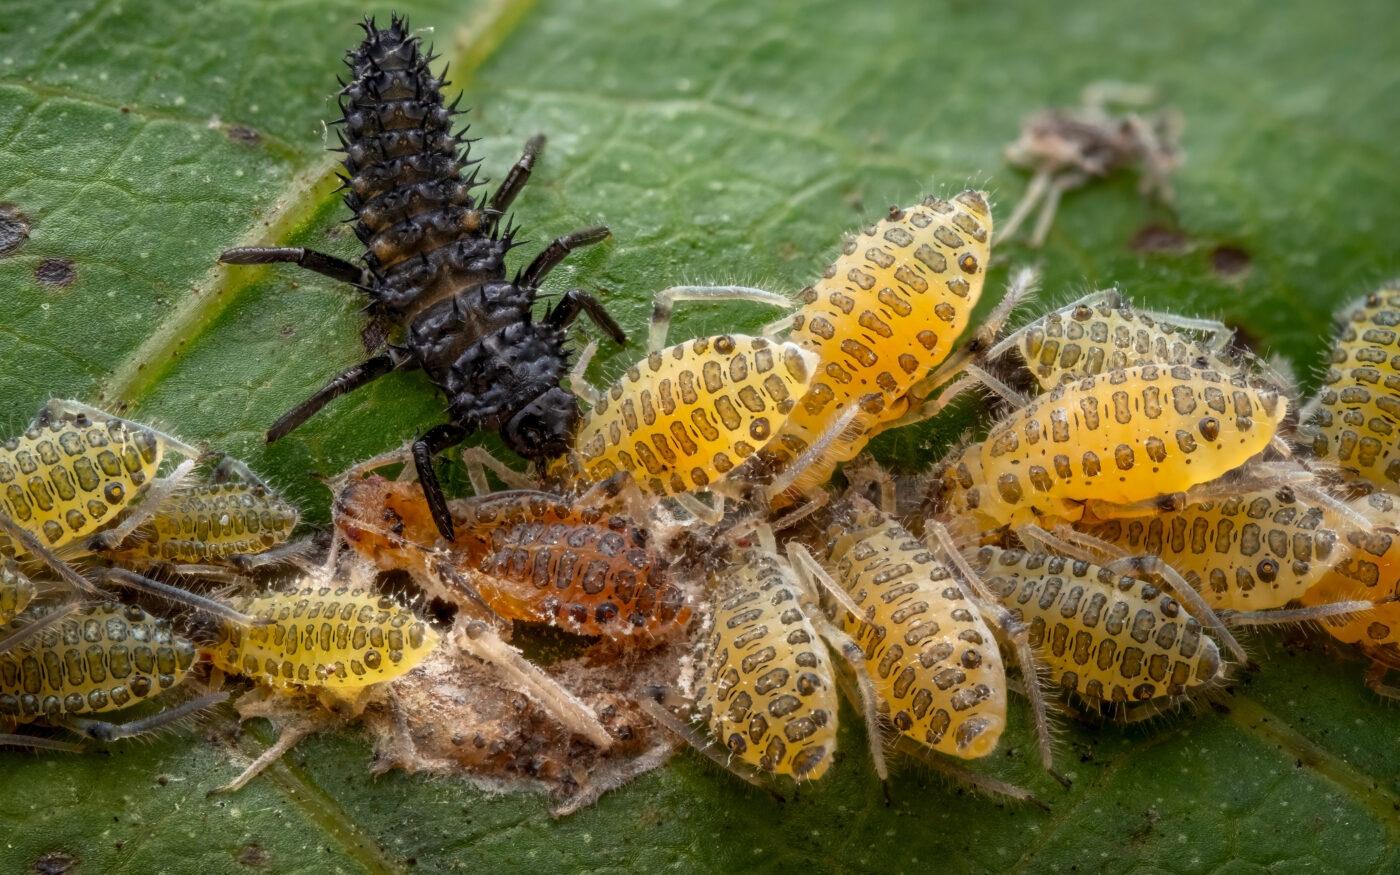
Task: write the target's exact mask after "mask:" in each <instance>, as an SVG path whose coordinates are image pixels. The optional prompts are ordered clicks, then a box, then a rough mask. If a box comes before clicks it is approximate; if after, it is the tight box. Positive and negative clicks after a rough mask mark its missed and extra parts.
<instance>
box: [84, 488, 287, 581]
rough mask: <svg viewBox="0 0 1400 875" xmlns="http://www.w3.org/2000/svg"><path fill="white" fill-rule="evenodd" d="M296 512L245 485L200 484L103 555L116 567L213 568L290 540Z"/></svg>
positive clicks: (272, 496) (184, 491) (168, 503)
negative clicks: (152, 564) (123, 563)
mask: <svg viewBox="0 0 1400 875" xmlns="http://www.w3.org/2000/svg"><path fill="white" fill-rule="evenodd" d="M297 517H298V514H297V511H296V508H294V507H292V506H291V505H290V504H288V503H287V502H285V501H283V500H282V498H281V496H278V495H276V494H274V493H271V492H269V491H268V490H267V489H265V488H264V487H262V486H259V485H256V484H247V483H219V484H200V485H197V486H191V487H188V488H186V489H182V490H180V491H179V492H177V493H176V494H175V495H173V496H171V497H170V498H169V499H167V500H166V501H165V502H163V503H162V504H161V506H160V508H159V509H158V510H157V511H156V512H155V513H154V515H153V516H152V517H151V521H150V522H149V523H147V524H146V525H144V526H142V527H140V528H138V529H137V530H136V531H135V532H134V533H133V534H132V535H131V536H130V537H128V538H127V539H126V540H125V541H123V542H122V549H121V550H120V551H115V552H113V553H109V554H107V555H109V556H110V557H111V558H113V559H116V560H118V561H123V560H125V561H130V562H137V563H142V562H175V563H191V564H199V563H205V562H216V561H219V560H222V559H227V558H228V557H230V556H234V555H240V554H243V555H251V554H256V553H261V552H263V551H265V550H269V549H271V548H273V547H275V546H277V545H278V544H281V543H283V542H284V541H286V540H287V539H288V538H289V537H291V534H292V530H293V529H294V528H296V524H297Z"/></svg>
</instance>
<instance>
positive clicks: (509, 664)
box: [451, 620, 612, 750]
mask: <svg viewBox="0 0 1400 875" xmlns="http://www.w3.org/2000/svg"><path fill="white" fill-rule="evenodd" d="M451 634H452V640H453V641H454V642H455V643H456V644H457V646H458V647H460V648H461V649H462V650H464V651H466V652H467V653H470V654H471V655H472V656H475V657H476V658H477V659H480V660H481V661H482V662H489V663H491V664H492V665H494V666H496V667H497V668H498V669H500V670H501V672H502V673H503V674H505V675H506V677H507V678H509V680H510V681H513V682H514V683H517V684H519V685H520V687H521V688H522V689H523V690H524V691H525V692H527V693H529V694H530V696H531V697H532V698H534V699H535V700H536V701H538V702H539V703H540V704H542V705H544V707H545V710H546V711H548V712H549V713H550V714H552V715H553V716H554V718H555V719H556V720H558V721H559V722H561V723H562V724H564V726H565V727H567V728H568V729H569V730H570V731H572V732H573V733H575V734H576V735H580V736H582V737H583V738H586V739H587V740H588V741H589V742H591V743H592V744H593V745H594V746H595V747H597V748H599V749H600V750H607V749H608V748H609V747H611V746H612V736H610V735H609V734H608V730H607V729H605V728H604V727H603V724H601V723H599V722H598V718H597V717H596V716H595V715H594V714H593V712H591V711H590V710H588V706H587V705H585V704H584V703H583V702H581V701H580V700H579V699H578V698H577V697H575V696H574V695H573V694H572V693H570V692H569V691H568V690H566V689H564V688H563V687H561V686H560V685H559V683H558V682H557V681H555V680H554V679H553V678H551V677H550V676H549V675H547V674H545V673H544V672H543V671H542V670H540V667H539V666H537V665H535V664H534V663H532V662H530V661H529V660H528V659H526V658H525V657H524V656H522V655H521V654H520V651H518V650H516V649H515V648H514V647H511V646H510V645H509V644H507V643H505V642H504V641H502V640H501V638H500V636H498V635H497V634H496V633H495V632H494V631H492V630H491V628H490V627H489V626H487V625H486V624H485V623H483V622H481V621H479V620H474V621H471V622H467V623H458V624H457V625H456V626H455V627H454V628H453V630H452V633H451Z"/></svg>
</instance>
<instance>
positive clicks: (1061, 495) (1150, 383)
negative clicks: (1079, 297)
mask: <svg viewBox="0 0 1400 875" xmlns="http://www.w3.org/2000/svg"><path fill="white" fill-rule="evenodd" d="M1287 410H1288V404H1287V402H1286V401H1284V400H1282V399H1281V398H1280V396H1279V393H1278V391H1277V390H1276V389H1274V388H1272V387H1260V386H1254V385H1251V384H1250V382H1249V381H1247V380H1246V379H1244V378H1242V377H1234V376H1226V375H1223V374H1221V373H1219V372H1217V371H1213V370H1210V369H1195V368H1190V367H1187V366H1185V365H1173V366H1170V367H1165V366H1161V365H1155V364H1154V365H1139V366H1135V367H1131V368H1124V369H1121V370H1115V371H1105V372H1104V373H1102V374H1099V375H1098V376H1094V377H1085V378H1084V379H1082V380H1079V381H1076V382H1072V383H1065V384H1062V385H1060V386H1058V387H1056V388H1055V389H1054V390H1052V391H1050V392H1047V393H1046V394H1044V395H1040V396H1037V397H1036V398H1033V399H1031V400H1030V401H1029V402H1027V403H1026V404H1025V405H1024V406H1022V407H1021V408H1019V409H1017V410H1015V411H1013V412H1012V413H1011V414H1009V415H1008V416H1006V417H1005V418H1004V419H1002V420H1001V421H1000V422H998V423H997V424H996V425H995V426H994V427H993V428H992V430H991V432H990V433H989V434H988V436H987V439H986V440H985V441H983V442H981V443H979V444H972V445H970V446H968V447H967V448H966V449H964V450H963V451H962V452H961V454H959V455H958V456H957V457H956V458H953V459H952V460H950V461H949V462H947V463H945V464H944V467H943V471H942V474H941V482H942V485H941V488H942V501H943V503H944V508H945V514H946V515H947V516H948V517H949V518H950V526H951V527H954V528H957V529H958V530H959V531H960V532H973V533H975V532H980V531H984V530H989V529H996V528H999V527H1001V526H1004V525H1008V524H1009V525H1011V526H1013V527H1015V526H1019V525H1024V524H1028V523H1034V524H1038V525H1041V526H1042V527H1044V528H1053V526H1054V525H1055V523H1056V522H1058V521H1064V522H1077V521H1079V520H1080V519H1082V518H1084V517H1085V515H1086V510H1088V511H1092V513H1093V515H1106V516H1112V515H1113V509H1114V506H1115V505H1117V506H1122V505H1130V504H1134V503H1136V502H1142V501H1148V500H1151V499H1155V498H1158V497H1160V496H1163V495H1168V494H1172V493H1177V492H1185V491H1186V490H1188V489H1190V488H1191V487H1193V486H1196V485H1199V484H1202V483H1208V482H1210V481H1212V480H1214V479H1216V478H1217V477H1219V476H1221V475H1222V474H1224V473H1226V472H1228V471H1231V470H1234V469H1235V468H1238V467H1240V466H1241V465H1243V464H1244V463H1245V462H1246V461H1248V460H1249V459H1250V458H1252V457H1254V456H1255V455H1256V454H1258V453H1260V452H1262V451H1263V450H1264V449H1265V447H1267V446H1268V445H1269V443H1270V442H1271V441H1272V440H1273V438H1274V435H1275V433H1276V432H1277V430H1278V428H1279V425H1280V424H1281V423H1282V421H1283V419H1284V416H1285V415H1286V413H1287Z"/></svg>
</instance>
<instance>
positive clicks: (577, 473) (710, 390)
mask: <svg viewBox="0 0 1400 875" xmlns="http://www.w3.org/2000/svg"><path fill="white" fill-rule="evenodd" d="M815 366H816V358H815V356H813V355H812V354H811V353H808V352H804V351H803V350H802V349H801V348H800V347H799V346H798V345H797V344H795V343H785V342H782V341H774V340H768V339H766V338H762V337H749V336H746V335H742V334H726V335H721V336H719V337H710V338H702V339H700V340H692V341H688V342H686V343H681V344H677V345H675V346H672V347H669V348H667V349H664V350H661V351H659V352H653V353H651V354H650V355H648V356H647V357H646V359H644V360H643V361H642V362H640V363H639V364H636V365H633V366H632V367H631V368H629V369H628V370H627V373H626V374H624V375H623V377H622V379H620V380H618V381H617V382H616V383H614V384H613V385H612V387H611V388H610V389H609V390H608V391H607V392H605V393H604V395H603V397H602V398H601V399H600V400H599V402H598V403H597V405H596V406H595V407H594V408H593V409H592V410H591V411H589V412H588V413H587V414H585V415H584V418H583V422H582V424H581V425H580V426H579V429H578V432H577V434H576V436H575V438H574V451H573V452H572V453H569V454H567V455H565V456H563V457H561V458H559V459H556V460H554V462H552V463H551V465H550V467H549V469H548V473H549V474H550V475H551V476H554V477H557V478H560V479H564V480H569V481H571V482H572V483H574V484H578V483H583V484H587V483H596V482H598V481H600V480H606V479H607V478H608V477H611V476H612V475H614V474H616V473H618V472H619V471H627V472H629V473H631V474H632V476H633V477H634V479H635V480H636V481H637V483H638V484H639V485H640V486H641V487H642V488H643V489H644V490H646V491H648V492H650V493H651V494H653V495H674V494H676V493H680V492H686V491H689V490H692V489H706V488H708V487H709V486H710V485H711V484H712V483H714V482H715V481H717V480H720V479H722V478H723V477H724V476H725V475H726V474H728V473H729V472H730V471H731V470H733V469H734V468H735V467H736V466H738V465H739V464H740V463H742V462H743V461H744V460H745V459H746V458H748V457H750V456H752V455H753V454H754V453H755V452H757V451H758V450H760V449H762V448H763V447H764V446H766V445H767V444H768V443H769V441H771V440H772V439H773V437H774V435H775V434H777V431H778V429H779V428H780V427H782V425H783V423H784V422H786V420H787V418H788V416H789V415H790V414H791V413H792V411H793V408H794V405H795V404H796V403H797V399H798V398H801V397H802V395H803V394H804V393H805V392H806V391H807V387H808V386H809V385H811V382H812V377H813V373H814V369H815Z"/></svg>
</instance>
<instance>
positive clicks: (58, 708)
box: [0, 602, 226, 750]
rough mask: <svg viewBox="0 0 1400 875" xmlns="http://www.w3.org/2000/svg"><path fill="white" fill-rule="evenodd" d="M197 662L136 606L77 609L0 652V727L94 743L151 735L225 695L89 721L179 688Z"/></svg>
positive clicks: (41, 743)
mask: <svg viewBox="0 0 1400 875" xmlns="http://www.w3.org/2000/svg"><path fill="white" fill-rule="evenodd" d="M15 628H16V627H15V624H14V623H11V624H10V625H9V627H7V628H4V629H0V636H3V635H5V634H6V633H8V632H12V631H14V630H15ZM197 657H198V650H197V649H196V647H195V645H194V644H193V643H191V642H190V641H189V640H188V639H186V638H184V637H182V636H180V635H179V634H177V633H175V632H174V631H173V629H172V628H171V625H170V622H169V621H168V620H163V619H157V618H155V617H152V616H151V615H149V614H147V613H146V612H145V611H144V610H142V609H141V608H139V607H137V606H135V605H123V604H118V603H116V602H103V603H96V604H88V605H83V606H81V607H79V608H78V609H77V610H74V611H71V612H68V613H67V614H66V615H65V616H63V618H62V619H61V620H59V621H58V622H57V623H53V624H51V625H49V626H47V627H46V628H44V629H43V630H42V631H41V632H39V633H38V634H37V635H35V636H34V637H33V638H32V639H30V640H29V641H27V642H25V643H23V644H21V645H19V646H17V647H15V648H14V649H12V650H10V651H8V652H0V726H3V725H4V724H7V723H8V724H10V725H11V726H17V725H21V724H30V723H45V724H48V725H51V726H61V727H63V728H66V729H68V730H69V731H71V732H74V733H76V734H78V735H80V736H83V737H85V738H87V739H90V740H93V741H98V742H110V741H115V740H118V739H122V738H131V737H133V736H136V735H141V734H143V733H147V732H151V731H153V730H155V729H158V728H160V727H162V726H167V725H169V724H170V723H172V722H174V721H176V720H180V719H182V718H184V717H187V716H189V715H190V714H193V713H195V712H197V711H199V710H202V709H204V708H207V707H209V706H210V705H213V704H215V703H217V702H220V701H223V699H224V698H226V696H225V695H224V694H215V695H212V696H205V697H203V698H200V699H196V700H193V701H191V702H187V703H185V704H184V705H181V706H179V707H177V708H172V709H168V710H165V711H161V712H158V713H156V714H154V715H152V716H149V717H145V718H142V719H138V720H133V721H130V722H128V723H113V722H109V721H107V720H106V719H93V718H94V717H95V716H96V715H104V717H105V715H110V714H113V713H115V712H118V711H122V710H125V709H127V708H130V707H132V706H134V705H137V704H140V703H141V702H145V701H148V700H150V699H153V698H155V697H156V696H158V695H160V694H161V693H163V692H165V691H166V690H169V689H171V688H173V687H175V686H178V685H179V684H181V683H183V682H184V681H185V680H186V679H187V678H188V676H189V673H190V669H191V667H192V666H193V665H194V663H195V661H196V659H197ZM0 744H18V745H24V746H32V747H45V748H53V749H59V750H80V749H81V748H78V747H75V746H72V745H66V744H63V743H61V742H57V743H56V742H54V741H53V740H51V739H43V738H40V739H30V737H29V736H24V735H0Z"/></svg>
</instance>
